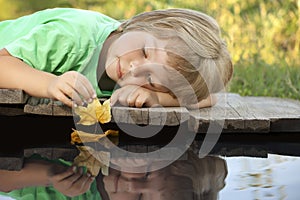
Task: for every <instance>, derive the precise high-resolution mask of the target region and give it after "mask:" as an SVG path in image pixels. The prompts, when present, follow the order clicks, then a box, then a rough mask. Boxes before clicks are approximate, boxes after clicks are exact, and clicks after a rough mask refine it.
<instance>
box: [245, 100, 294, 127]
mask: <svg viewBox="0 0 300 200" xmlns="http://www.w3.org/2000/svg"><path fill="white" fill-rule="evenodd" d="M244 99H245V102H246V103H247V104H248V105H250V106H251V108H252V109H253V110H255V114H260V115H263V116H264V117H266V118H268V119H269V120H270V132H282V131H284V132H300V125H299V124H300V102H299V101H296V100H291V99H284V98H275V97H244Z"/></svg>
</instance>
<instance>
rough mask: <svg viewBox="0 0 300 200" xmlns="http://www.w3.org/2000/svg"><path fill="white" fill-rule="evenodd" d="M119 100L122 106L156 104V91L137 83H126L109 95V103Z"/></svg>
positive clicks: (148, 105) (157, 100) (157, 102)
mask: <svg viewBox="0 0 300 200" xmlns="http://www.w3.org/2000/svg"><path fill="white" fill-rule="evenodd" d="M117 102H119V103H120V104H121V105H124V106H131V107H137V108H141V107H143V106H147V107H151V106H155V105H158V104H159V103H160V102H159V98H158V95H157V92H155V91H152V90H149V89H147V88H143V87H141V86H137V85H126V86H123V87H121V88H120V89H117V90H116V91H115V92H114V93H113V94H112V96H111V104H112V105H114V104H116V103H117Z"/></svg>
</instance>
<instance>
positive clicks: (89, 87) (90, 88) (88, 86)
mask: <svg viewBox="0 0 300 200" xmlns="http://www.w3.org/2000/svg"><path fill="white" fill-rule="evenodd" d="M80 77H81V78H80V82H81V83H82V85H84V86H85V90H86V92H87V93H88V94H87V98H92V99H94V98H96V97H97V95H96V91H95V89H94V87H93V85H92V84H91V82H90V81H89V80H88V79H87V78H86V77H85V76H83V75H82V76H80Z"/></svg>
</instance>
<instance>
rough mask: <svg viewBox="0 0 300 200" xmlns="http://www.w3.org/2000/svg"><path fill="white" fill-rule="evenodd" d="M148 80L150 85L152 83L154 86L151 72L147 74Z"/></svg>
mask: <svg viewBox="0 0 300 200" xmlns="http://www.w3.org/2000/svg"><path fill="white" fill-rule="evenodd" d="M147 81H148V83H149V85H151V86H152V87H154V84H153V82H152V77H151V74H147Z"/></svg>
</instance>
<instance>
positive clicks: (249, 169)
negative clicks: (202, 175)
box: [220, 154, 300, 200]
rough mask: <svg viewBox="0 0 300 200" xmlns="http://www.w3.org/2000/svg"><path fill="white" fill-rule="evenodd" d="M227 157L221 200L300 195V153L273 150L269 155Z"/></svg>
mask: <svg viewBox="0 0 300 200" xmlns="http://www.w3.org/2000/svg"><path fill="white" fill-rule="evenodd" d="M224 159H225V160H226V162H227V166H228V176H227V178H226V186H225V187H224V189H223V190H222V191H221V192H220V199H221V200H232V199H243V200H252V199H257V200H258V199H259V200H265V199H268V200H269V199H272V200H273V199H274V200H275V199H276V200H277V199H287V200H298V199H299V197H300V191H299V185H300V179H299V173H300V157H292V156H283V155H275V154H269V155H268V158H254V157H227V158H224ZM233 197H234V198H233Z"/></svg>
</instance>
